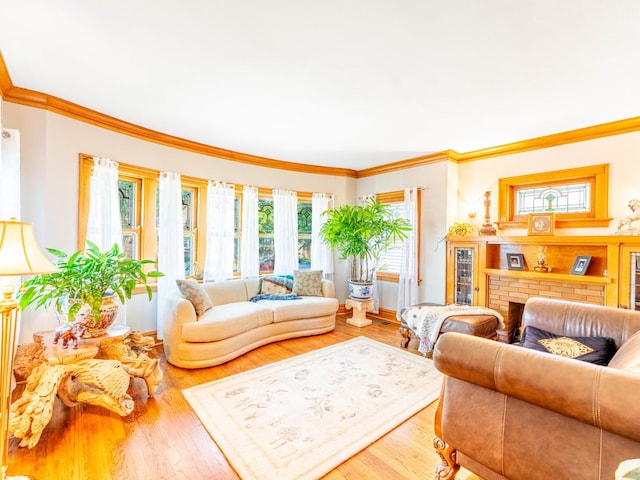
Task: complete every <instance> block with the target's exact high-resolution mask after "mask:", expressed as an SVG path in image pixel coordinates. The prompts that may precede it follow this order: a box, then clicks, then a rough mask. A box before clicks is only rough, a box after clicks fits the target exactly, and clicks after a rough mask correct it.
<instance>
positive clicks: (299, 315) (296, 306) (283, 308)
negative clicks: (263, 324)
mask: <svg viewBox="0 0 640 480" xmlns="http://www.w3.org/2000/svg"><path fill="white" fill-rule="evenodd" d="M260 303H261V304H264V305H265V306H266V307H269V308H271V309H273V322H274V323H277V322H286V321H289V320H300V319H303V318H314V317H321V316H325V315H333V314H335V313H336V311H337V310H338V300H337V299H336V298H325V297H311V296H309V297H303V298H301V299H299V300H292V301H288V300H261V301H260Z"/></svg>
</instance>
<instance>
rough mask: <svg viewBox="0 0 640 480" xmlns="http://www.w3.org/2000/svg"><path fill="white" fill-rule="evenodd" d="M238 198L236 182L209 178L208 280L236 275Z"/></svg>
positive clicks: (205, 277) (206, 278) (205, 275)
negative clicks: (234, 272)
mask: <svg viewBox="0 0 640 480" xmlns="http://www.w3.org/2000/svg"><path fill="white" fill-rule="evenodd" d="M234 201H235V186H234V185H233V184H231V183H224V182H215V181H209V184H208V185H207V253H206V256H205V258H206V261H205V267H204V281H205V282H211V281H215V280H225V279H228V278H232V277H233V239H234V232H233V220H234V218H233V217H234Z"/></svg>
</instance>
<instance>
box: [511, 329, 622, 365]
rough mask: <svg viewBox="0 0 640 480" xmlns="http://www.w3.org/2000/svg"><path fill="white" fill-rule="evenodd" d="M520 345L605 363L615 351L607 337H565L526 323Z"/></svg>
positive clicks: (611, 341) (599, 363) (613, 344)
mask: <svg viewBox="0 0 640 480" xmlns="http://www.w3.org/2000/svg"><path fill="white" fill-rule="evenodd" d="M522 346H523V347H525V348H531V349H533V350H538V351H540V352H547V353H553V354H554V355H560V356H561V357H567V358H575V359H576V360H582V361H584V362H590V363H596V364H598V365H607V364H608V363H609V360H611V357H613V355H614V354H615V353H616V344H615V342H614V341H613V339H612V338H608V337H567V336H564V335H556V334H555V333H551V332H547V331H546V330H541V329H539V328H536V327H532V326H530V325H528V326H527V327H525V329H524V339H523V341H522Z"/></svg>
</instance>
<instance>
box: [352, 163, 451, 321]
mask: <svg viewBox="0 0 640 480" xmlns="http://www.w3.org/2000/svg"><path fill="white" fill-rule="evenodd" d="M455 168H456V166H455V165H454V164H452V163H451V162H447V161H442V162H437V163H431V164H428V165H423V166H419V167H414V168H409V169H405V170H398V171H395V172H391V173H386V174H384V175H372V176H370V177H364V178H361V179H358V183H357V195H358V196H361V195H366V194H369V193H384V192H393V191H396V190H403V189H405V188H408V187H419V188H421V189H422V205H421V207H422V218H421V237H420V254H421V255H420V259H421V262H420V273H421V278H422V282H421V283H420V288H419V291H420V301H422V302H436V303H443V302H444V298H445V253H444V252H445V249H444V246H443V245H439V240H440V239H441V238H442V237H443V236H444V235H445V233H446V231H447V225H448V220H449V218H450V217H452V216H453V215H455V213H454V212H452V211H450V208H449V207H448V205H450V201H449V198H450V196H451V193H452V186H454V185H455V182H452V183H450V182H449V181H448V180H447V179H448V178H450V176H451V172H450V170H451V169H454V172H455ZM453 192H455V190H453ZM378 289H379V293H380V307H382V308H386V309H389V310H396V305H397V292H398V285H397V284H396V283H391V282H380V283H379V284H378Z"/></svg>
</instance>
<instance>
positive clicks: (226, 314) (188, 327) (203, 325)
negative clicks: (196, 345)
mask: <svg viewBox="0 0 640 480" xmlns="http://www.w3.org/2000/svg"><path fill="white" fill-rule="evenodd" d="M272 322H273V312H272V311H271V309H270V308H268V307H266V306H262V305H259V304H256V303H251V302H237V303H228V304H225V305H218V306H215V307H213V308H211V309H210V310H208V311H207V312H205V313H204V314H203V315H202V316H201V317H200V318H199V319H198V321H197V322H191V323H185V324H184V325H183V326H182V338H183V340H185V341H187V342H215V341H217V340H223V339H225V338H229V337H234V336H236V335H239V334H241V333H244V332H247V331H249V330H253V329H255V328H258V327H261V326H263V325H268V324H270V323H272Z"/></svg>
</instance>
